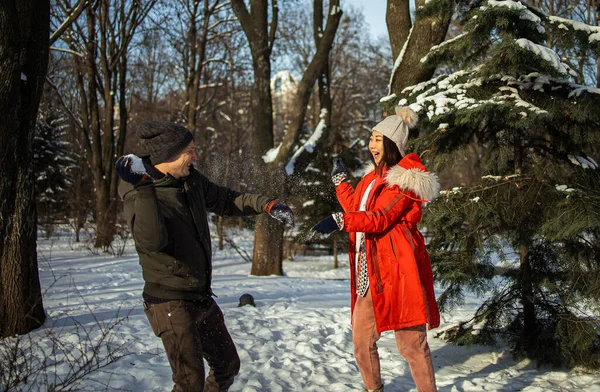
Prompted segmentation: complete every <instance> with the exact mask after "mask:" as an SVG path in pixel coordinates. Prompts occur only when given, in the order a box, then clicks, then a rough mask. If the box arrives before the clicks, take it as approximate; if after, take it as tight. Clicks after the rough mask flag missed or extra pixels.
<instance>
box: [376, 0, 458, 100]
mask: <svg viewBox="0 0 600 392" xmlns="http://www.w3.org/2000/svg"><path fill="white" fill-rule="evenodd" d="M390 3H393V4H390ZM425 3H426V0H417V1H416V7H417V9H418V8H419V7H422V6H424V5H425ZM395 7H398V10H397V13H398V14H399V15H396V16H392V15H390V14H389V12H390V9H391V8H395ZM453 12H454V2H453V1H450V0H444V3H443V4H441V5H440V8H439V11H438V12H437V13H436V14H434V15H433V16H428V17H421V16H418V15H417V17H416V18H415V21H414V24H413V25H412V29H411V30H410V32H409V33H408V34H407V32H406V27H407V26H410V13H409V9H408V7H407V6H405V5H404V3H403V2H402V1H397V0H388V16H387V18H388V32H389V35H390V37H392V36H393V37H399V38H398V39H396V38H394V41H392V48H393V49H394V50H396V51H398V42H400V41H403V42H404V44H403V46H402V48H401V49H400V51H399V52H398V54H397V55H395V57H394V70H393V71H392V77H391V79H390V91H389V92H390V94H391V93H395V94H396V95H400V92H401V91H402V90H403V89H404V88H405V87H407V86H412V85H414V84H417V83H421V82H423V81H426V80H429V79H431V76H433V73H434V72H435V68H424V67H422V66H421V58H423V57H424V56H425V55H426V54H427V53H429V50H430V49H431V48H432V47H433V46H434V45H438V44H440V43H441V42H442V41H444V39H445V37H446V33H447V32H448V26H449V25H450V21H451V19H452V15H453ZM405 36H407V38H405V39H402V37H405ZM394 42H395V43H394ZM402 49H404V51H403V52H402ZM401 55H402V56H401Z"/></svg>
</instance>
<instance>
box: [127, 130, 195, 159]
mask: <svg viewBox="0 0 600 392" xmlns="http://www.w3.org/2000/svg"><path fill="white" fill-rule="evenodd" d="M137 136H138V137H139V138H140V140H139V141H140V148H141V154H140V156H142V157H149V158H150V163H151V164H152V165H158V164H159V163H163V162H167V161H169V160H171V159H173V158H175V157H176V156H177V155H179V153H181V152H182V151H183V150H184V149H185V148H186V147H187V146H188V145H189V144H190V142H191V141H192V140H194V136H193V135H192V133H191V132H190V131H188V129H187V128H186V127H184V126H182V125H179V124H175V123H173V122H169V121H143V122H142V123H141V124H140V126H139V127H138V129H137Z"/></svg>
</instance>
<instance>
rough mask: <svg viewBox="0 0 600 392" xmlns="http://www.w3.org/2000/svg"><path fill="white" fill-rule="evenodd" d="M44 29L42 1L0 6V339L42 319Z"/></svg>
mask: <svg viewBox="0 0 600 392" xmlns="http://www.w3.org/2000/svg"><path fill="white" fill-rule="evenodd" d="M49 30H50V8H49V3H48V2H46V3H44V2H34V1H31V0H19V1H2V2H0V115H1V116H2V121H1V122H0V158H1V159H0V169H1V171H2V180H1V182H0V200H2V203H1V204H0V206H1V207H0V238H1V239H2V240H1V241H0V257H2V259H1V262H0V337H7V336H13V335H15V334H25V333H27V332H29V331H31V330H32V329H34V328H37V327H39V326H40V325H42V323H43V322H44V319H45V313H44V307H43V304H42V295H41V288H40V282H39V274H38V267H37V252H36V238H37V237H36V230H37V222H36V219H37V216H36V210H35V197H34V183H35V173H33V170H32V167H31V164H32V157H33V151H32V146H33V134H34V123H35V119H36V116H37V111H38V107H39V103H40V98H41V95H42V87H43V84H44V78H45V75H46V69H47V66H48V53H49V49H48V48H49V44H48V42H49V41H48V37H49V35H50V31H49Z"/></svg>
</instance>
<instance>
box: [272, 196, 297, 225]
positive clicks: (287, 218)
mask: <svg viewBox="0 0 600 392" xmlns="http://www.w3.org/2000/svg"><path fill="white" fill-rule="evenodd" d="M265 212H266V213H267V214H269V215H271V216H272V217H273V218H275V219H277V220H278V221H280V222H281V223H283V224H284V225H286V226H294V213H293V212H292V209H291V208H290V207H288V206H286V205H285V204H283V203H280V202H279V200H271V201H270V202H268V203H267V205H266V206H265Z"/></svg>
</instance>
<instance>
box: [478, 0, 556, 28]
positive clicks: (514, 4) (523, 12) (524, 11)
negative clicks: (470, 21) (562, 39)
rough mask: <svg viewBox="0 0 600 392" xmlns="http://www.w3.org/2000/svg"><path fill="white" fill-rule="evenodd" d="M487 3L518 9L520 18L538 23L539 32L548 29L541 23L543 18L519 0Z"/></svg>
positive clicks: (494, 6)
mask: <svg viewBox="0 0 600 392" xmlns="http://www.w3.org/2000/svg"><path fill="white" fill-rule="evenodd" d="M487 5H488V6H489V7H491V8H496V7H504V8H507V9H510V10H513V11H518V12H519V18H520V19H523V20H528V21H530V22H533V23H534V24H536V28H537V31H538V32H539V33H542V34H543V33H544V32H545V31H546V30H545V29H544V27H543V26H542V25H541V22H542V20H541V19H540V17H539V16H537V15H536V14H534V13H533V12H531V11H530V10H529V8H527V7H526V6H525V5H524V4H522V3H520V2H518V1H513V0H501V1H497V0H488V1H487ZM485 9H487V7H486V6H483V7H481V10H482V11H484V10H485Z"/></svg>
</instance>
